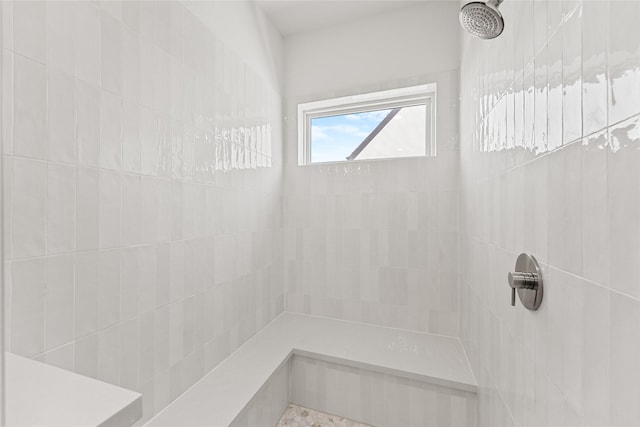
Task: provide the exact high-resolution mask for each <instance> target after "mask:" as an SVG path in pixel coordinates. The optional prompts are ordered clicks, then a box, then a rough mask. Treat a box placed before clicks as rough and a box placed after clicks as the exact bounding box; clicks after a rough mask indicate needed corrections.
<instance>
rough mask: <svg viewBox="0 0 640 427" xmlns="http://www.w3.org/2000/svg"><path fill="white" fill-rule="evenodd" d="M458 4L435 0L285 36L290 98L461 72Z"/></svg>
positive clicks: (286, 69)
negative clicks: (436, 73)
mask: <svg viewBox="0 0 640 427" xmlns="http://www.w3.org/2000/svg"><path fill="white" fill-rule="evenodd" d="M458 40H459V32H458V3H457V2H455V1H433V2H427V3H422V4H421V5H419V6H414V7H409V8H406V9H400V10H397V11H394V12H390V13H385V14H383V15H378V16H373V17H368V18H365V19H363V20H360V21H355V22H350V23H346V24H341V25H337V26H334V27H330V28H326V29H322V30H318V31H312V32H307V33H301V34H296V35H293V36H290V37H287V38H285V43H284V46H285V67H284V69H285V86H284V89H285V90H284V92H285V95H286V96H300V95H307V94H313V93H324V92H328V91H336V90H349V89H351V88H354V87H358V86H364V85H373V84H379V83H381V82H386V81H390V80H398V79H403V78H407V77H414V76H420V75H425V74H430V73H435V72H440V71H443V70H456V69H458V64H459V62H460V59H459V54H458V50H459V49H458Z"/></svg>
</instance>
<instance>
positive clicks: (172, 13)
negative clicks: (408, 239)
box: [1, 1, 284, 419]
mask: <svg viewBox="0 0 640 427" xmlns="http://www.w3.org/2000/svg"><path fill="white" fill-rule="evenodd" d="M1 7H2V18H3V22H2V23H3V25H2V27H3V33H2V39H3V40H2V41H3V45H2V60H3V61H2V62H3V82H2V84H3V86H2V87H3V100H2V101H3V103H2V111H3V141H4V145H3V151H4V176H3V181H4V207H5V224H4V227H5V228H4V231H5V235H4V237H5V242H6V245H5V248H6V253H5V257H4V260H5V265H6V279H7V281H6V283H7V295H8V296H9V298H8V299H7V302H6V310H7V314H8V317H7V319H8V321H7V327H6V334H7V338H8V339H7V349H8V350H9V351H12V352H15V353H18V354H21V355H24V356H28V357H32V358H36V359H39V360H43V361H45V362H47V363H51V364H54V365H57V366H61V367H64V368H66V369H72V370H75V371H76V372H79V373H82V374H85V375H89V376H91V377H94V378H98V379H101V380H104V381H107V382H110V383H113V384H118V385H121V386H123V387H127V388H130V389H134V390H137V391H141V392H143V393H144V405H145V408H144V411H145V415H144V417H145V419H148V418H149V417H150V416H151V415H153V414H154V413H155V412H157V411H159V410H160V409H162V408H163V407H165V406H166V405H167V404H168V403H169V402H170V401H171V400H173V399H175V398H176V397H177V396H178V395H179V394H180V393H182V391H184V390H185V389H186V388H188V387H189V386H190V385H191V384H193V383H194V382H195V381H196V380H197V379H199V378H200V377H202V375H203V374H204V373H205V372H207V371H208V370H210V369H212V368H213V367H215V366H216V364H217V363H218V362H219V361H221V360H222V359H223V358H224V357H225V356H226V355H228V354H229V353H230V352H232V351H233V350H234V349H236V348H238V346H240V345H241V344H242V343H243V342H244V341H246V340H247V339H248V338H249V337H251V336H252V335H253V334H254V333H255V332H256V331H257V330H259V329H260V328H261V327H262V326H264V325H265V324H266V323H268V322H269V321H270V320H272V319H273V318H274V317H275V316H276V315H277V314H279V313H280V312H282V310H283V301H284V297H283V292H284V291H283V289H284V287H283V277H282V276H283V274H282V272H283V271H282V265H283V258H282V254H283V231H282V230H283V227H282V213H281V206H282V196H281V187H282V186H281V178H282V167H281V162H280V160H279V157H278V158H277V159H276V160H274V161H273V162H272V156H275V155H272V151H273V150H276V151H277V153H278V156H280V154H279V153H280V150H281V148H280V145H281V143H280V139H281V136H280V135H281V129H280V128H281V106H280V104H281V102H280V95H279V93H278V90H277V89H275V86H274V85H273V84H272V83H269V82H268V81H267V80H265V79H263V77H261V75H262V74H261V73H263V72H264V70H254V69H252V68H250V67H249V66H248V65H246V64H245V63H244V62H243V60H241V59H240V57H239V56H238V55H237V54H236V53H235V52H232V51H231V50H230V49H229V48H228V47H226V46H225V45H224V44H223V43H222V41H221V40H219V38H217V37H215V36H214V35H213V33H211V32H210V30H209V29H208V28H207V27H205V25H204V24H202V23H201V22H200V21H199V20H198V19H197V18H196V17H195V16H194V15H193V14H191V13H190V12H189V11H188V10H187V9H186V8H185V7H184V6H183V5H182V4H181V3H179V2H155V1H152V2H140V3H138V2H132V1H126V2H119V1H107V2H99V3H98V2H53V1H51V2H49V1H47V2H15V3H13V2H3V3H2V6H1ZM274 147H275V148H274Z"/></svg>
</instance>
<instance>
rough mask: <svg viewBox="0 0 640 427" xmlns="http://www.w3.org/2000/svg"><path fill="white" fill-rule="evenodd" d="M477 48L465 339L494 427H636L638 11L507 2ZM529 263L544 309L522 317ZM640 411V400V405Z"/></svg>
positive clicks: (633, 6)
mask: <svg viewBox="0 0 640 427" xmlns="http://www.w3.org/2000/svg"><path fill="white" fill-rule="evenodd" d="M500 8H501V10H502V13H503V14H504V17H505V22H506V27H505V32H504V34H503V35H501V36H500V37H499V38H497V39H495V40H493V41H480V40H477V39H472V38H471V37H470V36H468V35H465V36H464V38H463V42H462V53H461V54H462V57H461V58H462V65H461V94H462V97H461V106H460V109H461V116H460V117H461V122H460V128H461V166H460V170H461V193H460V194H461V197H460V203H461V207H460V212H461V214H460V253H461V259H460V266H461V280H460V281H461V288H460V304H461V307H460V313H461V317H460V319H461V320H460V322H461V326H460V334H461V338H462V341H463V343H464V345H465V347H466V349H467V352H468V355H469V358H470V361H471V364H472V366H473V369H474V372H475V373H476V376H477V378H478V381H479V383H480V393H479V425H480V426H492V427H495V426H541V425H548V426H560V425H562V426H574V425H584V426H603V425H611V426H637V425H640V411H639V410H638V405H637V404H636V403H637V402H638V401H639V399H640V389H639V388H638V387H637V384H638V382H639V381H640V366H638V364H637V363H636V362H634V361H637V359H638V357H640V356H639V352H640V344H638V339H637V337H638V334H639V331H638V328H639V327H640V326H639V325H640V228H639V223H638V218H639V215H640V192H638V188H640V185H639V184H640V181H639V178H640V175H639V172H638V164H639V160H640V158H639V157H638V156H639V155H640V154H639V153H640V132H639V131H640V116H639V115H638V114H640V103H638V99H639V97H640V95H639V94H638V93H637V92H638V90H639V88H640V43H639V42H638V37H639V34H640V33H638V31H637V29H636V27H637V24H636V23H637V21H638V19H639V18H640V3H639V2H635V1H632V2H624V1H598V0H593V1H591V0H590V1H586V0H585V1H580V0H565V1H544V0H535V1H533V0H522V1H506V2H504V3H503V4H502V5H501V7H500ZM520 252H530V253H532V254H534V255H535V256H536V257H537V258H538V260H539V261H540V262H541V263H542V265H543V275H544V281H545V288H544V292H545V296H544V300H543V302H542V306H541V307H540V309H539V310H538V311H537V312H530V311H527V310H525V309H524V308H523V307H522V306H521V305H520V303H519V301H518V302H517V303H516V305H517V306H516V307H511V306H510V305H509V298H510V296H509V288H508V285H507V281H506V273H507V272H508V271H511V270H512V269H513V268H514V264H515V259H516V256H517V255H518V254H519V253H520ZM634 402H636V403H634Z"/></svg>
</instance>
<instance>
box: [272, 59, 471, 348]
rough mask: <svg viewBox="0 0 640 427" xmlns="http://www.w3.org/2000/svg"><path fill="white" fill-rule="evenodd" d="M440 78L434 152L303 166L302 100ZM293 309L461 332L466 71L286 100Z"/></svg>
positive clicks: (288, 271) (289, 302) (288, 275)
mask: <svg viewBox="0 0 640 427" xmlns="http://www.w3.org/2000/svg"><path fill="white" fill-rule="evenodd" d="M423 83H436V84H437V114H436V117H437V134H436V146H437V148H436V150H437V155H436V156H434V157H423V158H410V159H394V160H390V159H387V160H378V161H375V160H374V161H359V162H351V163H332V164H316V165H308V166H298V164H297V159H298V157H297V122H296V117H297V113H296V112H297V105H298V104H299V103H302V102H309V101H315V100H319V99H329V98H334V97H339V96H347V95H353V94H356V93H368V92H374V91H377V90H385V89H392V88H398V87H404V86H412V85H417V84H423ZM286 108H287V109H286V112H285V117H286V129H285V130H286V135H285V136H286V149H285V153H284V154H285V189H284V193H285V196H284V198H285V199H284V215H285V219H284V222H285V243H284V245H285V267H284V269H285V273H284V274H285V280H286V309H287V310H288V311H294V312H300V313H306V314H314V315H321V316H328V317H335V318H340V319H345V320H352V321H360V322H368V323H375V324H378V325H384V326H391V327H399V328H407V329H413V330H418V331H423V332H433V333H438V334H444V335H454V336H455V335H458V319H459V313H458V273H457V271H458V231H457V230H458V226H457V223H458V175H459V172H458V163H459V160H458V158H459V152H458V130H457V116H458V71H457V70H452V71H445V72H441V73H437V74H433V75H425V76H420V77H416V78H412V79H404V80H398V81H391V82H387V83H386V84H382V85H378V86H375V87H360V88H352V89H350V90H349V91H348V92H339V93H338V92H332V93H323V94H318V95H314V96H307V97H304V98H294V97H290V98H289V99H287V102H286Z"/></svg>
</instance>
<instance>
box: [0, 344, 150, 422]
mask: <svg viewBox="0 0 640 427" xmlns="http://www.w3.org/2000/svg"><path fill="white" fill-rule="evenodd" d="M5 378H6V394H5V397H6V401H5V403H6V425H7V426H11V427H14V426H15V427H18V426H29V427H32V426H50V427H53V426H60V427H73V426H83V427H87V426H104V427H107V426H123V427H124V426H131V425H133V423H135V422H136V421H137V420H138V419H140V418H141V417H142V395H141V394H140V393H136V392H134V391H131V390H127V389H124V388H122V387H118V386H115V385H112V384H107V383H105V382H102V381H98V380H95V379H93V378H89V377H85V376H83V375H80V374H76V373H75V372H70V371H65V370H64V369H60V368H57V367H55V366H51V365H47V364H45V363H41V362H37V361H35V360H31V359H27V358H25V357H21V356H17V355H15V354H12V353H5Z"/></svg>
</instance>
